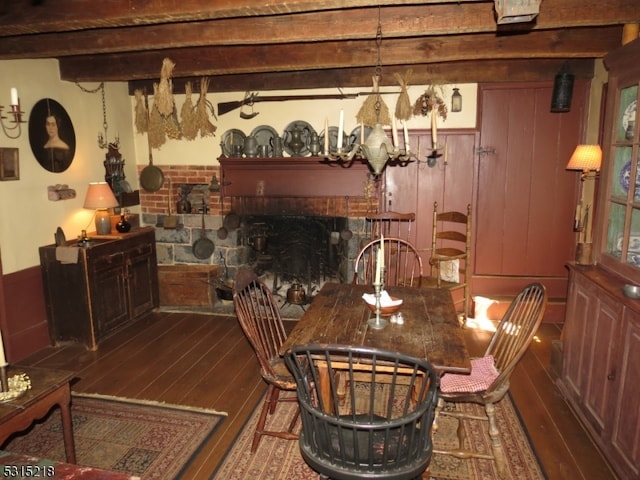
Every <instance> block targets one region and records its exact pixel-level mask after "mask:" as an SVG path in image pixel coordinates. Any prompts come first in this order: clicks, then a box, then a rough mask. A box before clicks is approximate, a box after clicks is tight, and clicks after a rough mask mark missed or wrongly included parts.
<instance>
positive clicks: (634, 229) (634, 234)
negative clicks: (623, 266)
mask: <svg viewBox="0 0 640 480" xmlns="http://www.w3.org/2000/svg"><path fill="white" fill-rule="evenodd" d="M627 252H628V253H627V263H630V264H631V265H635V266H636V267H639V268H640V210H638V209H637V208H634V209H633V211H632V212H631V233H630V235H629V248H628V250H627Z"/></svg>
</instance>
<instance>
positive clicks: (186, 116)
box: [180, 82, 198, 140]
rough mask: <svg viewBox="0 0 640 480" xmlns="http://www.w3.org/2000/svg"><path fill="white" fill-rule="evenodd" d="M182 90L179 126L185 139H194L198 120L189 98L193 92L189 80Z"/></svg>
mask: <svg viewBox="0 0 640 480" xmlns="http://www.w3.org/2000/svg"><path fill="white" fill-rule="evenodd" d="M184 92H185V99H184V104H183V105H182V109H181V110H180V118H181V120H182V123H181V124H180V126H181V128H182V135H183V136H184V138H185V139H187V140H195V138H196V135H198V120H197V118H196V112H195V106H194V105H193V101H192V100H191V95H192V93H193V87H192V86H191V82H187V83H186V84H185V86H184Z"/></svg>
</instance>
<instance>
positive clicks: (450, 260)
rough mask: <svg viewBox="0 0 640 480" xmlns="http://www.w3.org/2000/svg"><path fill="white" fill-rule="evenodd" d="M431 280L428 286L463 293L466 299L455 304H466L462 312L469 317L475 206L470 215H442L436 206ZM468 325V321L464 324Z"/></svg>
mask: <svg viewBox="0 0 640 480" xmlns="http://www.w3.org/2000/svg"><path fill="white" fill-rule="evenodd" d="M429 265H430V266H431V276H430V277H427V278H426V279H425V281H424V282H423V285H424V286H429V287H436V288H448V289H450V290H457V289H462V298H461V299H456V297H454V300H455V302H454V303H455V304H456V305H457V304H460V303H461V304H462V311H461V312H460V313H461V314H462V315H464V317H465V318H466V316H467V315H468V314H469V311H468V309H469V306H470V301H469V298H470V296H469V280H470V278H469V277H470V274H471V205H470V204H469V205H467V212H466V213H462V212H457V211H447V212H438V202H434V203H433V227H432V234H431V258H430V259H429ZM463 322H464V320H463Z"/></svg>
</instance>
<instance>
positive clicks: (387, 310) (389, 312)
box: [363, 295, 402, 315]
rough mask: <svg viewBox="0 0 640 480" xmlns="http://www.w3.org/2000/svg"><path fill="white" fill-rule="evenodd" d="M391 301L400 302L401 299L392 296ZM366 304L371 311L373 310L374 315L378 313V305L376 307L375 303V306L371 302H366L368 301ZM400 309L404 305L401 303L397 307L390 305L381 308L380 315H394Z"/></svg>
mask: <svg viewBox="0 0 640 480" xmlns="http://www.w3.org/2000/svg"><path fill="white" fill-rule="evenodd" d="M391 300H400V299H399V298H398V297H394V296H393V295H392V296H391ZM363 301H364V300H363ZM364 303H365V304H366V305H367V307H369V310H371V312H372V313H376V305H375V303H374V304H373V305H372V304H371V303H369V302H366V301H364ZM400 307H402V303H399V304H397V305H390V306H388V307H383V306H380V315H393V314H394V313H396V312H397V311H398V310H400Z"/></svg>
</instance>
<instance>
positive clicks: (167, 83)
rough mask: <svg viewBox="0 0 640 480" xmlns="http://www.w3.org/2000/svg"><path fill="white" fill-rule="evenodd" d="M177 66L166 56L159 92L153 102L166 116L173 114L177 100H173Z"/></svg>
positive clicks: (161, 71)
mask: <svg viewBox="0 0 640 480" xmlns="http://www.w3.org/2000/svg"><path fill="white" fill-rule="evenodd" d="M175 66H176V64H175V63H173V62H172V61H171V60H170V59H169V58H165V59H164V60H163V61H162V69H161V70H160V85H159V86H158V94H157V95H154V101H153V103H154V104H155V105H156V107H157V108H158V111H159V112H160V114H161V115H162V116H164V117H168V116H169V115H171V114H172V113H173V110H174V107H175V102H174V100H173V82H172V81H171V75H172V74H173V67H175Z"/></svg>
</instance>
